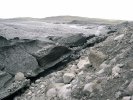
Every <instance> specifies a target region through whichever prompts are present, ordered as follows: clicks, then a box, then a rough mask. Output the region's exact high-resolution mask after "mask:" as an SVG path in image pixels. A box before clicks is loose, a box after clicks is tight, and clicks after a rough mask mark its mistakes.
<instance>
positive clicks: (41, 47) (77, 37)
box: [0, 17, 133, 100]
mask: <svg viewBox="0 0 133 100" xmlns="http://www.w3.org/2000/svg"><path fill="white" fill-rule="evenodd" d="M58 18H59V17H58ZM61 19H62V17H61ZM72 19H73V18H72ZM51 20H52V19H51V17H50V18H48V19H45V20H44V19H41V20H39V19H28V20H25V19H21V20H20V19H10V20H2V21H1V29H0V35H1V37H0V38H1V39H0V44H1V45H0V59H1V60H0V69H1V72H0V73H1V74H0V78H1V81H0V82H1V85H0V87H1V88H0V98H1V99H5V100H6V99H7V100H12V99H13V100H133V63H132V60H133V54H132V50H133V47H132V43H133V34H132V33H133V23H132V22H124V21H113V22H111V21H106V22H104V20H102V21H99V20H98V21H97V20H96V21H95V20H94V19H93V20H91V21H90V20H88V19H84V20H85V23H84V21H81V20H78V19H77V18H76V20H74V19H73V20H72V21H70V22H69V21H68V20H67V21H65V23H64V20H66V17H65V19H62V20H63V22H62V20H60V19H57V20H56V21H57V22H55V18H53V20H54V21H51ZM58 20H60V21H58ZM86 20H87V21H86ZM81 22H82V23H81ZM11 32H12V33H11ZM22 32H23V33H22ZM25 87H27V88H25ZM18 90H20V91H18ZM14 93H15V94H14ZM12 94H14V95H12ZM10 95H11V96H10ZM8 96H9V97H8ZM7 97H8V98H7Z"/></svg>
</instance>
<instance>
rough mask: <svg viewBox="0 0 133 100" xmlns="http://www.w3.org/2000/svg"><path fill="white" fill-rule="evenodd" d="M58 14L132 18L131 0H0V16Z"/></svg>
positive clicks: (132, 3) (37, 16) (42, 16)
mask: <svg viewBox="0 0 133 100" xmlns="http://www.w3.org/2000/svg"><path fill="white" fill-rule="evenodd" d="M60 15H71V16H81V17H89V18H103V19H119V20H133V0H0V18H14V17H33V18H44V17H50V16H60Z"/></svg>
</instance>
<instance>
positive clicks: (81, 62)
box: [77, 57, 91, 70]
mask: <svg viewBox="0 0 133 100" xmlns="http://www.w3.org/2000/svg"><path fill="white" fill-rule="evenodd" d="M77 66H78V68H79V69H82V70H84V69H86V68H88V67H90V66H91V64H90V61H89V60H88V58H87V57H86V58H82V59H80V60H79V62H78V64H77Z"/></svg>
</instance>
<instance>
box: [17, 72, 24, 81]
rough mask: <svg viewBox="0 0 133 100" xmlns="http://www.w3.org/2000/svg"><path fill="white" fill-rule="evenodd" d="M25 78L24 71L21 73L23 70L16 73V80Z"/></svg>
mask: <svg viewBox="0 0 133 100" xmlns="http://www.w3.org/2000/svg"><path fill="white" fill-rule="evenodd" d="M24 79H25V76H24V74H23V73H21V72H18V73H16V75H15V81H22V80H24Z"/></svg>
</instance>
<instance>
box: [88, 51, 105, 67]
mask: <svg viewBox="0 0 133 100" xmlns="http://www.w3.org/2000/svg"><path fill="white" fill-rule="evenodd" d="M106 59H107V55H105V54H104V53H102V52H100V51H97V50H95V49H94V48H91V49H90V53H89V60H90V63H91V64H92V65H93V67H95V68H98V67H99V66H100V65H101V64H102V62H104V60H106Z"/></svg>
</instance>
